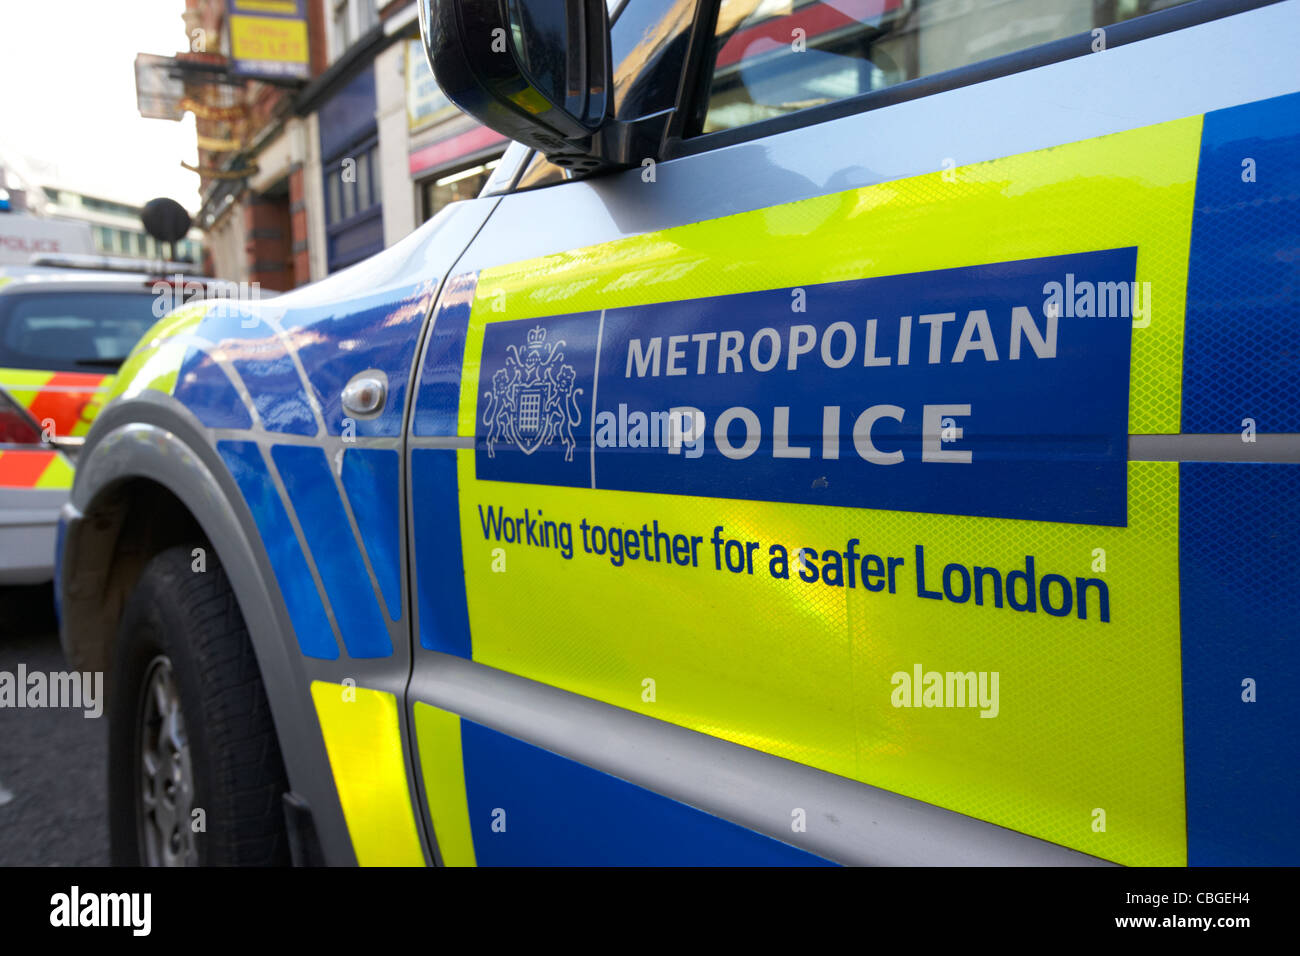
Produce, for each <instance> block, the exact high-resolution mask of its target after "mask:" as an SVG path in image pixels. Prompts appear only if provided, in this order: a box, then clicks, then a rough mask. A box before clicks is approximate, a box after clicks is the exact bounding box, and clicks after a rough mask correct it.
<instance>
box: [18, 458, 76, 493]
mask: <svg viewBox="0 0 1300 956" xmlns="http://www.w3.org/2000/svg"><path fill="white" fill-rule="evenodd" d="M71 487H72V465H70V464H69V463H68V459H66V458H64V457H63V455H62V454H60V453H59V452H57V451H45V450H44V449H34V450H32V451H26V450H19V451H14V450H9V449H7V450H5V451H0V488H71Z"/></svg>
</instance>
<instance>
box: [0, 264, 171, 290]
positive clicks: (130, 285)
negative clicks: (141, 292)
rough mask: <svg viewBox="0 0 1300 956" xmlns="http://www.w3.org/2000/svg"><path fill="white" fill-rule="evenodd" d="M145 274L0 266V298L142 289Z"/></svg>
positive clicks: (145, 280)
mask: <svg viewBox="0 0 1300 956" xmlns="http://www.w3.org/2000/svg"><path fill="white" fill-rule="evenodd" d="M149 284H150V276H149V274H148V273H146V272H105V271H100V270H96V269H63V268H59V267H57V266H0V294H3V293H5V292H15V291H18V290H20V289H21V291H23V292H31V291H35V290H38V289H53V288H55V287H60V288H67V287H70V286H75V287H79V288H89V287H91V286H94V287H97V288H104V289H114V290H124V289H145V288H148V286H149Z"/></svg>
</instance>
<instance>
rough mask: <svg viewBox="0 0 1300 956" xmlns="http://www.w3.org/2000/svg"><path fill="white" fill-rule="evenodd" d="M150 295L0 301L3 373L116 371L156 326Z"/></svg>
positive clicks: (28, 296) (47, 295)
mask: <svg viewBox="0 0 1300 956" xmlns="http://www.w3.org/2000/svg"><path fill="white" fill-rule="evenodd" d="M154 301H155V300H154V296H153V294H152V293H150V292H32V293H24V294H12V295H6V296H0V367H5V368H30V369H48V370H50V371H53V372H93V371H102V372H104V373H105V374H109V373H112V372H113V371H115V369H116V367H117V365H118V364H120V362H121V360H122V359H123V358H125V357H126V355H127V353H129V352H130V351H131V349H132V348H133V347H134V346H135V343H136V342H137V341H139V339H140V337H141V336H142V335H144V333H145V332H147V331H148V330H149V327H150V326H152V325H153V324H154V323H155V322H156V321H158V320H157V318H156V317H155V316H154V314H153V306H154Z"/></svg>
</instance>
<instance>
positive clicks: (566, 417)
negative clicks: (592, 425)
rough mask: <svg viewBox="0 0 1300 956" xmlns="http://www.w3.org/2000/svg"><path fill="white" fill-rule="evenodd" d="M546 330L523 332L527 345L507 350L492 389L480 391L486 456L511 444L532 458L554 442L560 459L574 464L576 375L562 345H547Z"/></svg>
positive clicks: (578, 415) (578, 416)
mask: <svg viewBox="0 0 1300 956" xmlns="http://www.w3.org/2000/svg"><path fill="white" fill-rule="evenodd" d="M546 335H547V330H546V329H544V328H542V327H541V326H540V325H539V326H537V327H535V328H533V329H532V330H530V331H529V333H528V344H527V345H526V346H525V347H524V348H523V350H522V351H521V350H520V349H519V347H518V346H515V345H508V346H506V364H505V368H502V369H498V370H497V371H496V372H495V374H493V376H492V390H491V391H489V392H484V393H483V395H484V397H485V398H486V399H487V408H486V409H485V411H484V412H483V424H484V425H486V426H487V427H488V433H487V439H486V444H487V453H488V457H489V458H495V457H496V446H497V445H499V444H501V443H502V442H503V441H508V442H512V443H513V444H514V445H515V447H516V448H518V449H519V450H520V451H522V452H523V453H524V454H525V455H531V454H532V453H533V452H535V451H537V449H539V448H541V447H542V446H544V445H549V444H551V443H552V442H553V441H555V439H556V438H559V440H560V442H561V444H563V445H564V460H565V461H572V460H573V450H574V448H576V447H577V442H576V441H575V439H574V437H573V427H574V426H575V425H581V424H582V411H581V410H580V409H579V408H578V402H577V399H578V396H579V395H581V394H582V389H580V388H574V383H575V382H576V381H577V373H576V372H574V370H573V366H572V365H566V364H564V353H563V352H562V351H561V349H562V348H563V347H564V344H565V343H564V340H563V339H559V340H557V341H554V342H551V343H549V344H548V343H547V341H546Z"/></svg>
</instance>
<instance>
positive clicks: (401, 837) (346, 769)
mask: <svg viewBox="0 0 1300 956" xmlns="http://www.w3.org/2000/svg"><path fill="white" fill-rule="evenodd" d="M311 696H312V700H313V701H314V702H315V704H316V715H317V716H318V717H319V718H320V725H321V733H322V734H323V735H324V737H325V750H326V751H327V752H328V753H329V758H330V769H331V770H332V771H333V773H334V786H335V788H336V789H337V790H338V794H339V802H340V803H341V804H342V805H343V816H344V817H345V818H346V819H347V823H348V833H349V834H350V835H351V837H352V849H353V850H354V851H356V854H357V862H358V863H359V864H361V865H362V866H423V865H424V862H425V860H424V851H423V850H422V849H421V848H420V837H419V834H418V833H417V831H416V828H415V814H414V813H413V811H412V809H411V796H410V791H409V790H408V789H407V785H406V761H405V759H404V757H403V748H402V735H401V731H400V729H399V727H398V723H397V700H396V698H394V697H393V695H392V694H388V693H385V692H383V691H378V690H370V689H368V688H365V687H344V686H342V685H340V684H330V683H326V682H325V681H312V685H311Z"/></svg>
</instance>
